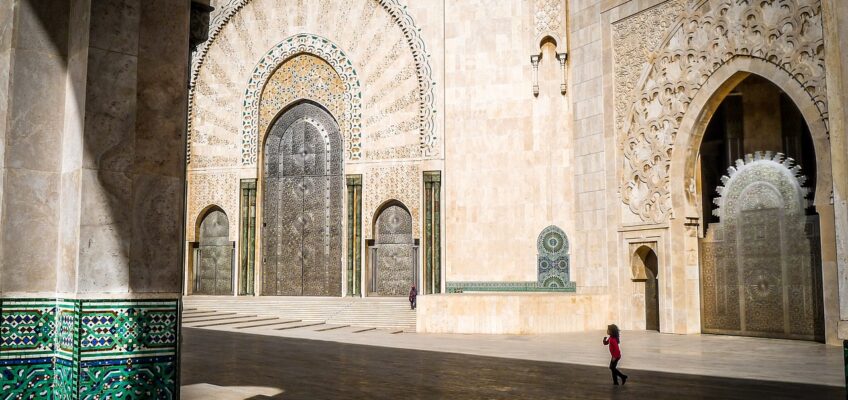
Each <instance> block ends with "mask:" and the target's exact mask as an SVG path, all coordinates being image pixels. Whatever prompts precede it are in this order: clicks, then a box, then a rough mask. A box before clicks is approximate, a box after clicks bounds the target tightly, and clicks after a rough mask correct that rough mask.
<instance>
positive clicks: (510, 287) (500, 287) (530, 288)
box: [445, 282, 577, 293]
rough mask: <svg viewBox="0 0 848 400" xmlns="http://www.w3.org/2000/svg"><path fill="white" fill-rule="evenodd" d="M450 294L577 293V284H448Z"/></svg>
mask: <svg viewBox="0 0 848 400" xmlns="http://www.w3.org/2000/svg"><path fill="white" fill-rule="evenodd" d="M445 286H446V287H447V292H448V293H464V292H576V291H577V284H576V283H574V282H566V284H565V286H563V287H544V286H540V285H539V283H538V282H447V283H446V284H445Z"/></svg>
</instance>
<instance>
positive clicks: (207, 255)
mask: <svg viewBox="0 0 848 400" xmlns="http://www.w3.org/2000/svg"><path fill="white" fill-rule="evenodd" d="M229 227H230V224H229V221H228V220H227V215H226V214H224V212H223V211H221V210H213V211H211V212H209V213H208V214H206V216H205V217H203V221H202V222H201V223H200V235H199V238H198V240H199V242H200V243H199V246H198V247H197V250H196V253H195V257H197V260H198V262H197V264H196V265H197V273H196V279H197V282H196V287H195V293H197V294H209V295H229V294H232V292H233V273H232V271H233V269H232V268H233V246H232V243H230V241H229V240H228V234H229Z"/></svg>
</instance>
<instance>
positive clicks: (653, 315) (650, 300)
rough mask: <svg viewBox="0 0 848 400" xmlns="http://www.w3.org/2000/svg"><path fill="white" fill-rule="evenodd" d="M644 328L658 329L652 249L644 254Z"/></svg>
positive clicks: (655, 279) (655, 270)
mask: <svg viewBox="0 0 848 400" xmlns="http://www.w3.org/2000/svg"><path fill="white" fill-rule="evenodd" d="M645 275H646V276H647V277H648V279H647V280H646V281H645V329H647V330H649V331H659V330H660V300H659V285H658V282H657V256H656V254H654V252H653V251H650V252H648V254H647V255H646V256H645Z"/></svg>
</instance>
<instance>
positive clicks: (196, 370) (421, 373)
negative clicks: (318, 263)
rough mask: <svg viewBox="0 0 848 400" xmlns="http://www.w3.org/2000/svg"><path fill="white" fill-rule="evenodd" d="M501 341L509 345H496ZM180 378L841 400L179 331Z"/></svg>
mask: <svg viewBox="0 0 848 400" xmlns="http://www.w3.org/2000/svg"><path fill="white" fill-rule="evenodd" d="M504 345H508V344H507V343H505V344H504ZM181 360H182V361H181V376H180V381H181V383H182V384H183V385H191V384H198V383H208V384H213V385H219V386H257V387H273V388H277V389H280V390H281V391H282V392H281V393H280V394H278V395H275V396H270V397H269V396H253V397H250V398H249V399H251V400H260V399H328V400H329V399H356V398H368V399H619V398H620V399H624V398H626V399H638V398H646V399H652V400H657V399H681V398H686V399H801V398H811V399H812V398H815V399H845V389H844V388H841V387H831V386H821V385H808V384H795V383H783V382H771V381H761V380H749V379H728V378H717V377H710V376H700V375H685V374H670V373H663V372H651V371H638V370H634V371H628V370H627V365H626V359H624V360H622V370H623V371H624V373H626V374H628V375H630V380H628V383H627V385H626V386H613V385H612V382H611V381H612V378H611V377H610V374H609V370H608V369H606V368H603V367H594V366H585V365H575V364H561V363H550V362H538V361H526V360H513V359H504V358H495V357H482V356H471V355H464V354H454V353H439V352H431V351H420V350H407V349H395V348H386V347H377V346H363V345H354V344H344V343H336V342H325V341H317V340H303V339H291V338H281V337H272V336H261V335H251V334H243V333H234V332H222V331H213V330H200V329H191V328H184V329H183V341H182V359H181Z"/></svg>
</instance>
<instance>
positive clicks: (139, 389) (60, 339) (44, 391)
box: [0, 299, 179, 400]
mask: <svg viewBox="0 0 848 400" xmlns="http://www.w3.org/2000/svg"><path fill="white" fill-rule="evenodd" d="M178 315H179V314H178V301H177V300H123V301H122V300H64V299H59V300H55V299H35V300H33V299H5V300H2V301H0V389H2V395H0V400H5V399H49V398H52V399H109V398H129V399H171V398H176V390H177V387H178V386H177V382H176V369H177V338H178V335H179V331H178Z"/></svg>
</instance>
